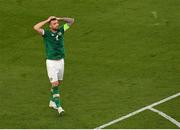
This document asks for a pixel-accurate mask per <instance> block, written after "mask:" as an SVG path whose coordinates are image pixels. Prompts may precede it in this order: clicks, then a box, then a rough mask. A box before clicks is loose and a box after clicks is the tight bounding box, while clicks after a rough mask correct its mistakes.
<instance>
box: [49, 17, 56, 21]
mask: <svg viewBox="0 0 180 130" xmlns="http://www.w3.org/2000/svg"><path fill="white" fill-rule="evenodd" d="M54 18H56V17H55V16H49V18H48V19H47V20H48V22H49V21H50V20H51V19H54Z"/></svg>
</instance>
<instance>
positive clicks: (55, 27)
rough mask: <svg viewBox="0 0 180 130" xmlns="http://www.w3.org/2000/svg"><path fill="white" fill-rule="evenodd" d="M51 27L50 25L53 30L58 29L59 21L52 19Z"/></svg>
mask: <svg viewBox="0 0 180 130" xmlns="http://www.w3.org/2000/svg"><path fill="white" fill-rule="evenodd" d="M49 27H50V28H51V29H52V30H57V29H58V27H59V21H58V20H52V21H51V22H50V25H49Z"/></svg>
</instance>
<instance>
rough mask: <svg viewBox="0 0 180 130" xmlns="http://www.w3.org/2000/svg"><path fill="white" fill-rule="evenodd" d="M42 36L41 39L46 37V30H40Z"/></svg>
mask: <svg viewBox="0 0 180 130" xmlns="http://www.w3.org/2000/svg"><path fill="white" fill-rule="evenodd" d="M42 36H43V37H46V36H47V30H44V29H42Z"/></svg>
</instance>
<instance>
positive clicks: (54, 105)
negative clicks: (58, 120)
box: [49, 100, 57, 110]
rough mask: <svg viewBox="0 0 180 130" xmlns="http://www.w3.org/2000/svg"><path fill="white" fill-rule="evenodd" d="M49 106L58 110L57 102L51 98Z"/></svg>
mask: <svg viewBox="0 0 180 130" xmlns="http://www.w3.org/2000/svg"><path fill="white" fill-rule="evenodd" d="M49 107H50V108H53V109H55V110H57V107H56V104H55V102H53V101H51V100H50V102H49Z"/></svg>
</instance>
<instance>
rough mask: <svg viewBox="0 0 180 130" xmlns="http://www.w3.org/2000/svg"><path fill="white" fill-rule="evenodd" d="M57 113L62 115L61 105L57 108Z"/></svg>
mask: <svg viewBox="0 0 180 130" xmlns="http://www.w3.org/2000/svg"><path fill="white" fill-rule="evenodd" d="M57 110H58V113H59V115H64V110H63V108H62V107H59V108H57Z"/></svg>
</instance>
